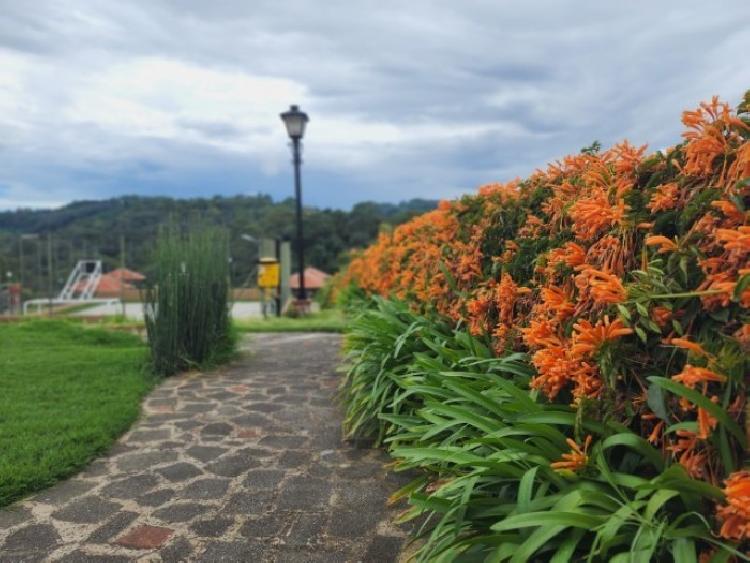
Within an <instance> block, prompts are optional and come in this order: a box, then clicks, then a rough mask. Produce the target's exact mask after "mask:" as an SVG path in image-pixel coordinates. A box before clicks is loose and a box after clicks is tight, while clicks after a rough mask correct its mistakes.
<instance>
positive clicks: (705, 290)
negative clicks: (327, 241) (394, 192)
mask: <svg viewBox="0 0 750 563" xmlns="http://www.w3.org/2000/svg"><path fill="white" fill-rule="evenodd" d="M749 102H750V96H748V97H746V101H745V104H746V106H745V107H743V106H741V107H740V108H739V112H740V114H741V112H742V111H743V110H746V109H747V107H748V105H750V104H749ZM683 122H684V123H685V125H686V126H687V127H688V130H687V131H686V133H685V134H684V137H685V141H684V142H683V143H682V144H680V145H678V146H676V147H674V148H671V149H669V150H667V151H664V152H657V153H654V154H652V155H650V156H644V154H645V147H640V148H635V147H633V146H631V145H630V144H628V143H627V142H624V143H622V144H620V145H617V146H615V147H613V148H612V149H610V150H609V151H606V152H603V153H600V152H596V151H594V150H587V151H585V152H582V153H581V154H578V155H574V156H570V157H567V158H565V159H563V160H562V161H561V162H558V163H555V164H553V165H551V166H550V167H549V168H548V169H547V170H546V171H544V172H542V171H537V172H536V173H535V174H534V175H532V177H531V178H529V179H528V180H526V181H523V182H519V181H515V182H511V183H510V184H506V185H499V184H492V185H488V186H484V187H482V188H481V189H480V190H479V193H478V194H477V195H476V196H470V197H464V198H462V199H460V200H458V201H454V202H443V203H442V204H441V205H440V208H439V209H438V210H437V211H434V212H432V213H428V214H426V215H423V216H420V217H418V218H416V219H414V220H412V221H411V222H410V223H407V224H405V225H403V226H401V227H399V228H397V229H396V230H395V231H394V232H393V233H391V234H384V235H382V236H381V238H380V239H379V241H378V242H377V243H376V244H375V245H373V246H372V247H370V248H368V249H367V250H365V251H364V252H363V253H361V254H360V255H359V256H357V257H355V258H354V259H353V261H352V263H351V265H350V267H349V270H348V272H347V273H346V275H345V277H344V282H343V283H344V284H345V285H349V286H355V287H358V288H359V289H361V290H362V291H363V292H364V293H366V294H370V295H381V296H384V297H388V298H390V299H391V300H400V301H403V302H404V303H406V304H407V305H406V306H402V305H398V304H397V303H396V301H391V302H389V301H380V303H379V309H377V310H375V311H374V310H367V311H366V312H365V313H363V315H362V316H361V317H360V318H359V320H358V321H357V322H356V323H355V325H354V328H353V332H352V335H351V337H350V340H349V346H350V368H349V375H348V378H347V380H346V385H345V387H344V395H345V398H346V401H347V405H348V408H349V415H350V416H349V419H348V429H349V432H350V434H351V435H370V436H375V437H377V438H378V439H380V440H384V441H386V442H387V443H388V444H389V447H391V448H392V453H393V455H394V456H395V457H396V458H397V459H399V460H400V462H401V464H402V465H404V466H410V467H411V466H414V467H422V468H425V469H427V470H429V472H430V473H429V474H430V475H431V477H426V480H425V481H424V482H421V483H419V484H415V485H414V486H413V488H412V489H410V490H409V497H410V501H411V502H412V504H413V505H414V506H413V509H412V510H413V511H416V512H424V511H427V512H430V513H433V512H434V513H437V514H443V515H444V516H443V518H442V520H441V521H440V524H439V525H437V527H435V528H434V529H432V531H431V532H430V534H431V535H430V541H429V542H428V543H427V544H426V545H425V547H424V548H423V549H422V551H421V552H420V553H421V555H422V556H423V558H427V559H432V558H434V557H438V556H440V557H448V558H455V557H457V556H458V555H459V554H462V557H469V558H470V559H471V560H474V559H476V557H477V556H478V555H477V554H479V555H481V557H479V559H480V560H481V559H482V558H483V557H485V556H489V558H490V560H497V561H504V560H514V561H523V560H527V559H523V557H527V558H531V557H532V556H533V557H541V558H542V559H546V557H547V556H549V557H552V554H553V553H556V554H557V555H555V557H558V558H560V559H559V560H568V559H565V557H568V558H569V559H570V558H573V557H576V558H579V557H584V556H585V557H590V558H592V559H593V560H609V559H611V558H612V557H614V556H617V555H618V554H619V556H620V557H622V558H631V557H635V558H636V559H637V560H648V559H649V558H656V559H657V560H660V561H661V560H669V558H670V557H673V558H674V559H675V560H677V561H689V560H691V557H697V555H696V554H697V553H699V552H700V553H701V554H702V556H703V557H709V555H710V554H714V555H715V557H716V558H717V560H722V559H721V558H722V557H723V558H726V556H728V555H729V554H730V553H731V552H732V551H733V550H735V549H737V550H739V551H737V552H735V555H736V556H738V557H743V558H744V556H742V555H741V554H740V553H739V552H741V551H743V550H744V549H745V548H747V541H748V539H750V473H749V472H747V471H745V470H743V469H742V467H743V463H744V457H745V450H746V433H745V431H744V430H743V427H742V424H743V423H744V415H743V411H744V407H745V396H746V395H745V390H746V384H747V381H746V379H747V376H748V374H749V373H750V369H749V368H750V360H749V357H750V355H749V354H748V352H749V351H750V311H749V310H748V308H750V213H748V211H747V209H748V207H750V126H748V119H747V117H746V116H743V115H740V116H739V117H738V116H737V115H736V114H735V113H734V112H732V111H731V110H730V109H729V107H728V105H726V104H724V103H721V102H719V101H718V100H717V99H716V98H714V99H713V100H712V101H711V102H710V103H704V104H701V106H700V107H699V108H698V109H697V110H696V111H692V112H685V113H684V115H683ZM433 523H434V522H433ZM563 530H566V533H564V534H563V533H561V532H562V531H563ZM713 533H715V534H716V537H719V536H721V537H723V539H724V540H726V541H725V542H724V543H723V544H721V546H719V545H718V544H717V541H716V539H715V536H714V535H712V534H713ZM688 553H690V554H692V555H691V556H688ZM534 554H536V555H534ZM719 554H722V555H719Z"/></svg>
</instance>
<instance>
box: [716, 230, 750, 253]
mask: <svg viewBox="0 0 750 563" xmlns="http://www.w3.org/2000/svg"><path fill="white" fill-rule="evenodd" d="M716 240H718V241H719V242H721V243H724V248H726V249H727V250H736V251H737V252H738V253H740V254H745V253H748V252H750V227H739V228H738V229H737V230H733V229H716Z"/></svg>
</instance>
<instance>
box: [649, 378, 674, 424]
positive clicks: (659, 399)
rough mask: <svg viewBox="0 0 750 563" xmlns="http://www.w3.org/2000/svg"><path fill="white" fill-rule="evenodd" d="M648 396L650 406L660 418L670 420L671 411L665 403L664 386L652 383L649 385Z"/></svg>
mask: <svg viewBox="0 0 750 563" xmlns="http://www.w3.org/2000/svg"><path fill="white" fill-rule="evenodd" d="M647 397H648V399H647V401H646V402H647V404H648V408H650V409H651V410H652V411H653V413H654V414H655V415H656V416H658V417H659V418H660V419H662V420H664V421H666V422H669V412H668V411H667V407H666V404H665V403H664V392H663V391H662V388H661V387H659V386H658V385H655V384H653V383H652V384H651V385H649V387H648V392H647Z"/></svg>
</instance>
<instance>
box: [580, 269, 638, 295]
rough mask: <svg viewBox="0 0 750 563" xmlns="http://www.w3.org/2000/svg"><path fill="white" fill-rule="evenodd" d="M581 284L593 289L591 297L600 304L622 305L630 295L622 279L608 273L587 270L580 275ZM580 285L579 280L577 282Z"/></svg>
mask: <svg viewBox="0 0 750 563" xmlns="http://www.w3.org/2000/svg"><path fill="white" fill-rule="evenodd" d="M580 276H583V277H581V283H582V284H583V285H584V287H585V286H588V287H589V288H590V289H591V296H592V297H593V298H594V300H595V301H598V302H600V303H622V302H623V301H625V299H627V297H628V294H627V292H626V291H625V288H624V287H623V285H622V282H621V281H620V278H618V277H617V276H615V275H613V274H608V273H607V272H600V271H598V270H595V269H593V268H587V269H585V270H584V271H582V272H581V274H579V277H580ZM576 282H577V283H578V279H577V280H576Z"/></svg>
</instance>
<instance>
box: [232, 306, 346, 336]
mask: <svg viewBox="0 0 750 563" xmlns="http://www.w3.org/2000/svg"><path fill="white" fill-rule="evenodd" d="M234 326H235V328H236V329H237V330H238V331H239V332H343V331H344V329H345V328H346V318H345V317H344V315H343V314H342V313H341V311H339V310H337V309H324V310H322V311H321V312H320V313H315V314H313V315H308V316H306V317H300V318H296V319H293V318H289V317H268V318H267V319H242V320H238V321H234Z"/></svg>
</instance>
